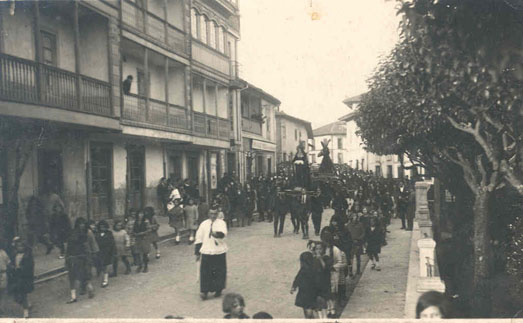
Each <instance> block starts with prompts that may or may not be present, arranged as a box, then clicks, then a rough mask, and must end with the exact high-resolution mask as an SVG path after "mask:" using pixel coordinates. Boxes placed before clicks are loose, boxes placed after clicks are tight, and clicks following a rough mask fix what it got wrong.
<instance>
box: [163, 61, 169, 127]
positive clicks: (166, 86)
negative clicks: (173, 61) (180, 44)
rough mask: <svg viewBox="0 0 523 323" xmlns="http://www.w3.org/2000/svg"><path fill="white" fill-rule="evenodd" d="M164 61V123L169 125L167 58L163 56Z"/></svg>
mask: <svg viewBox="0 0 523 323" xmlns="http://www.w3.org/2000/svg"><path fill="white" fill-rule="evenodd" d="M164 60H165V61H164V62H165V70H164V72H165V116H166V117H167V122H166V125H167V127H169V58H168V57H165V58H164Z"/></svg>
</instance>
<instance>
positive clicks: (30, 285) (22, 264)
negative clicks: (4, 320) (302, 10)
mask: <svg viewBox="0 0 523 323" xmlns="http://www.w3.org/2000/svg"><path fill="white" fill-rule="evenodd" d="M13 249H14V252H13V253H12V254H11V257H10V262H9V265H8V266H7V291H8V293H9V294H10V295H12V296H13V298H14V300H15V302H17V303H18V304H20V305H22V307H23V310H24V318H28V317H29V301H28V299H27V294H29V293H31V292H32V291H33V289H34V260H33V253H32V251H31V248H29V247H28V246H27V245H26V244H25V243H24V242H23V241H22V240H21V239H20V238H19V237H15V238H14V239H13Z"/></svg>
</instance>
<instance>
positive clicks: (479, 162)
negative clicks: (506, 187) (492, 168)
mask: <svg viewBox="0 0 523 323" xmlns="http://www.w3.org/2000/svg"><path fill="white" fill-rule="evenodd" d="M481 157H482V156H481V155H478V156H477V157H476V165H477V166H478V169H479V172H480V174H481V186H487V171H486V170H485V166H484V165H483V160H482V158H481Z"/></svg>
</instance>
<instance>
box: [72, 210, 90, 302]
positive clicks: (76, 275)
mask: <svg viewBox="0 0 523 323" xmlns="http://www.w3.org/2000/svg"><path fill="white" fill-rule="evenodd" d="M87 230H88V228H87V221H86V220H85V219H84V218H78V219H76V222H75V224H74V229H73V231H72V233H71V235H70V236H69V239H67V249H66V251H65V267H66V268H67V273H68V276H69V286H70V289H71V299H70V300H69V301H67V303H68V304H70V303H75V302H76V301H77V299H76V290H77V289H78V288H79V287H80V284H81V285H82V286H85V287H86V289H87V291H88V292H89V298H93V297H94V289H93V286H92V284H91V262H92V258H91V256H92V255H91V248H90V247H89V242H88V232H87Z"/></svg>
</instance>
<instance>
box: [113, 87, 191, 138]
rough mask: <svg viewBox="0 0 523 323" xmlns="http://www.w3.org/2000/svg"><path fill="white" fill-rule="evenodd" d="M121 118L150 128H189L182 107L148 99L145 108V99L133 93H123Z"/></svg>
mask: <svg viewBox="0 0 523 323" xmlns="http://www.w3.org/2000/svg"><path fill="white" fill-rule="evenodd" d="M122 119H123V120H128V121H134V122H138V123H141V124H144V125H146V126H152V128H155V126H157V127H159V128H161V129H166V130H182V131H187V130H189V129H190V127H189V123H188V120H187V115H186V111H185V108H184V107H180V106H177V105H173V104H167V103H166V102H164V101H159V100H154V99H149V107H148V108H147V99H146V98H145V97H143V96H138V95H135V94H128V95H124V104H123V109H122Z"/></svg>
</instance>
